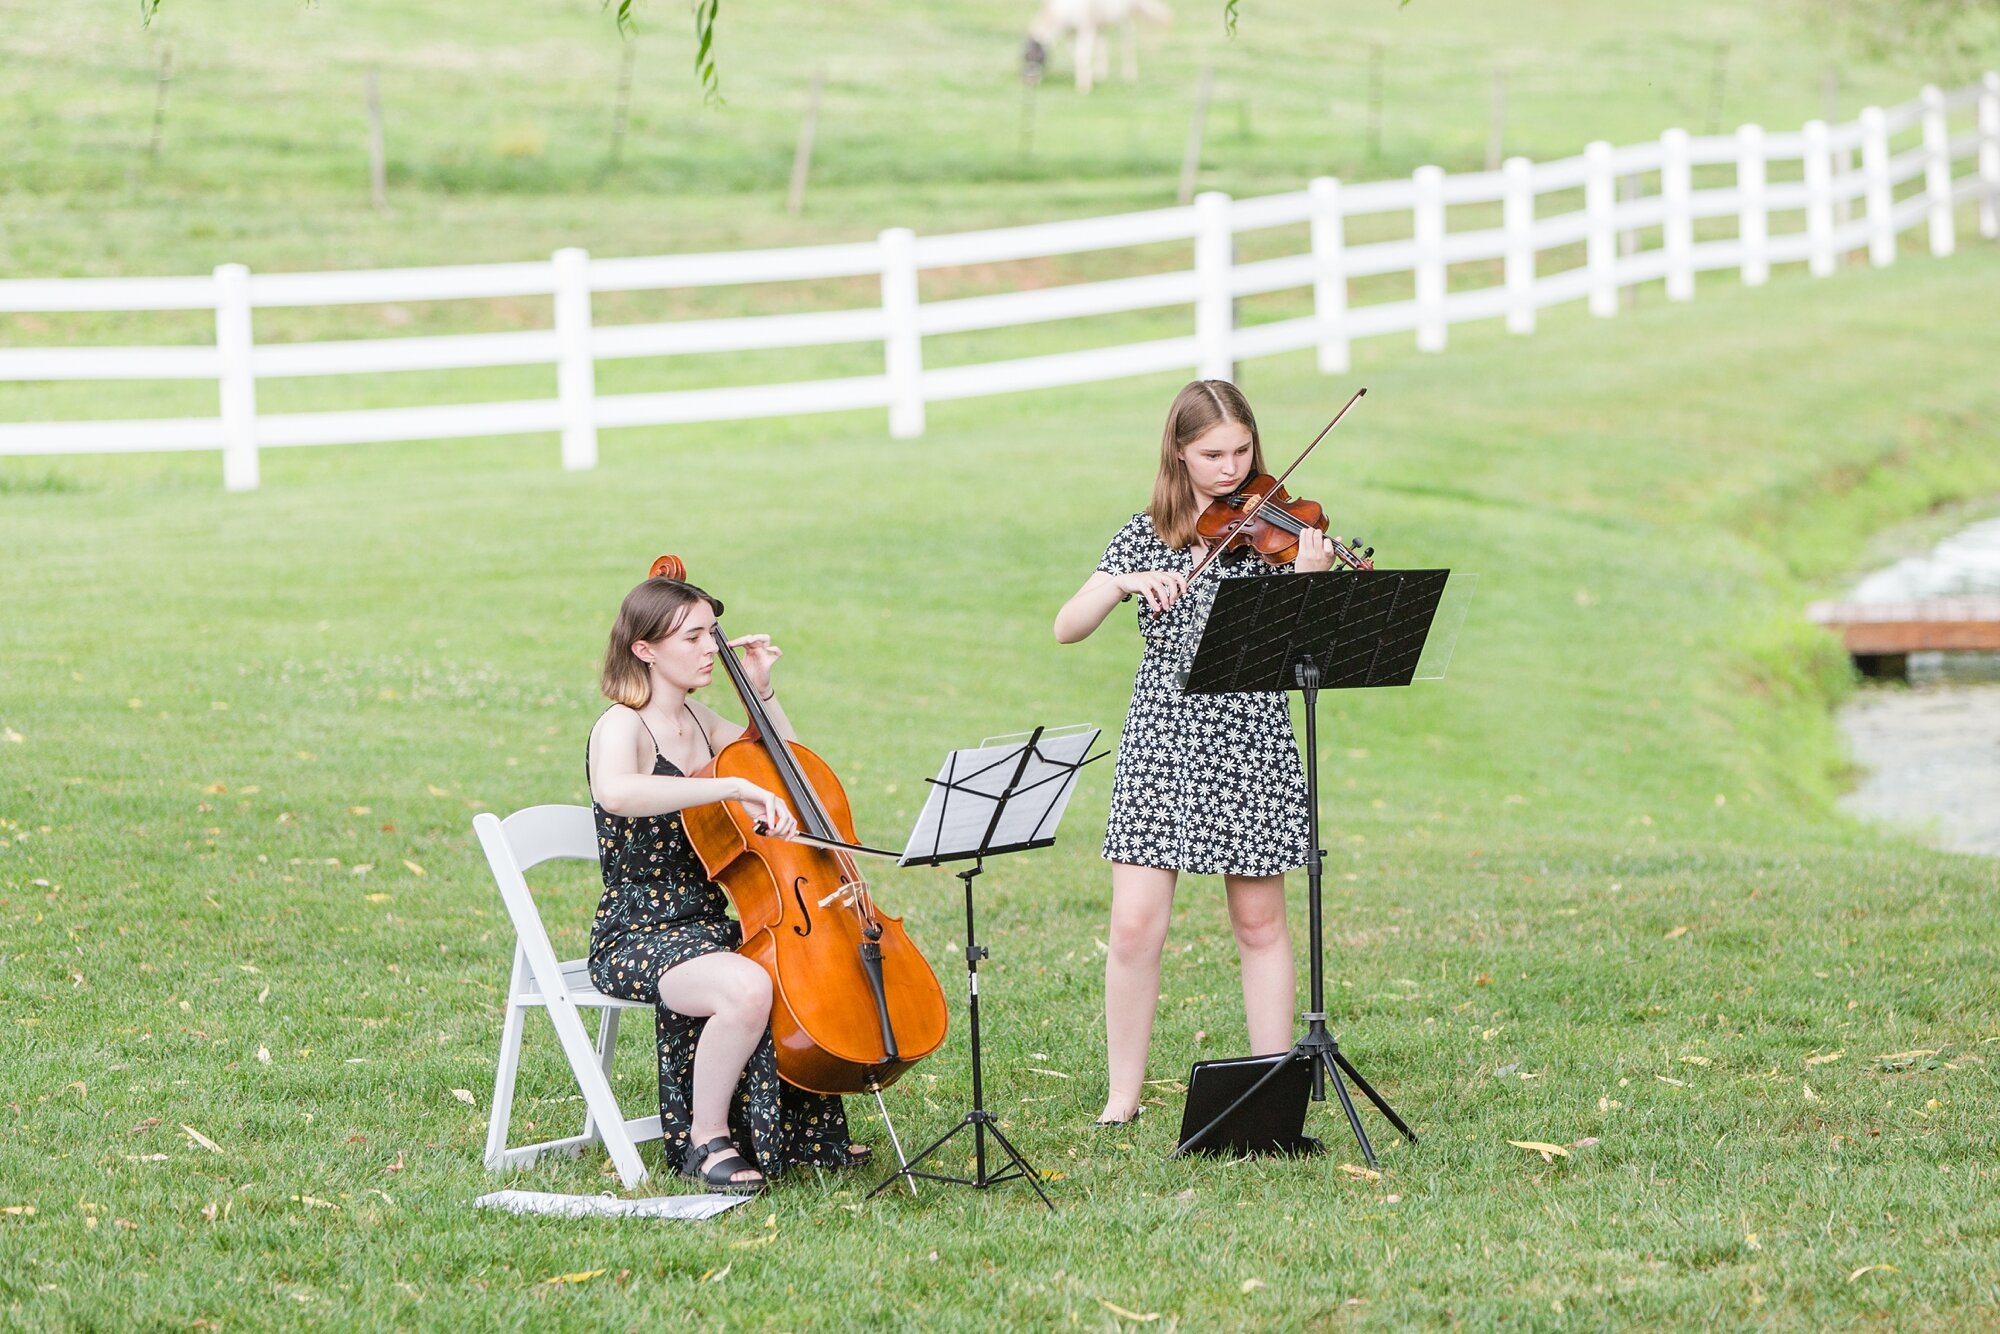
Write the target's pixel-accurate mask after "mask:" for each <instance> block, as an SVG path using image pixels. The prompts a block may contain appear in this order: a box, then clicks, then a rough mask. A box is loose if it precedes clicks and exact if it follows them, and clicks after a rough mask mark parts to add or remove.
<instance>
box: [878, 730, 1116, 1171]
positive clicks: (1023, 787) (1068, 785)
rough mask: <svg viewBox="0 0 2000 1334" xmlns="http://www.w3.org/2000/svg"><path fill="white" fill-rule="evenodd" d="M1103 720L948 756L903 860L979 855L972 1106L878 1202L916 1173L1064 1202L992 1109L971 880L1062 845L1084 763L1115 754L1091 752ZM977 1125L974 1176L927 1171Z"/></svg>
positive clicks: (968, 950)
mask: <svg viewBox="0 0 2000 1334" xmlns="http://www.w3.org/2000/svg"><path fill="white" fill-rule="evenodd" d="M1098 735H1099V732H1098V729H1097V728H1095V727H1077V728H1065V729H1060V730H1059V731H1055V732H1051V731H1049V729H1047V728H1042V727H1037V728H1036V729H1035V730H1034V731H1032V732H1029V733H1026V734H1025V739H1022V740H1018V741H1016V740H1015V739H1013V738H1007V739H1006V740H1005V741H1003V742H1001V743H994V742H988V743H987V744H986V745H984V746H980V747H974V748H972V749H968V750H955V751H953V752H952V753H951V754H950V755H948V756H946V757H945V762H944V767H943V768H941V769H940V770H939V771H938V776H937V777H936V778H931V779H926V780H925V781H926V782H928V783H930V784H931V792H930V797H929V799H928V800H927V801H926V802H925V804H924V809H923V813H922V814H921V815H919V816H918V817H917V827H916V828H915V829H914V830H913V831H912V832H911V834H910V842H909V845H908V847H907V848H905V850H904V852H903V855H902V858H901V859H900V862H899V864H900V865H903V866H942V865H943V864H944V863H946V862H950V861H964V860H966V859H967V858H970V859H972V865H971V866H970V867H968V868H967V869H966V870H963V871H958V872H956V873H955V874H956V875H957V876H958V878H959V880H960V881H961V882H962V883H963V884H964V885H965V985H966V1015H967V1019H968V1021H969V1024H970V1028H971V1033H972V1109H971V1110H970V1111H968V1112H967V1113H966V1114H965V1115H964V1116H962V1117H960V1118H959V1120H958V1124H957V1125H955V1126H953V1127H952V1128H951V1129H950V1130H947V1131H945V1132H944V1134H942V1135H940V1136H938V1137H937V1139H935V1140H933V1141H932V1142H931V1143H930V1145H929V1146H928V1147H926V1148H925V1149H924V1150H923V1151H922V1152H921V1153H919V1154H917V1156H916V1157H914V1158H912V1159H910V1160H909V1161H908V1162H906V1163H904V1164H903V1166H902V1167H901V1169H899V1170H898V1171H895V1172H892V1173H890V1174H889V1175H888V1176H887V1177H885V1178H884V1179H883V1180H882V1181H881V1182H880V1184H878V1185H877V1186H876V1187H875V1189H873V1190H871V1191H869V1192H868V1198H869V1199H871V1200H872V1199H874V1198H875V1197H876V1196H877V1195H880V1194H881V1193H882V1192H883V1191H885V1190H887V1189H888V1188H889V1187H890V1186H891V1185H893V1184H894V1183H895V1182H896V1181H897V1180H899V1179H900V1180H904V1181H908V1182H909V1183H910V1190H911V1193H913V1194H914V1193H915V1191H916V1178H918V1177H922V1178H924V1179H925V1180H926V1181H943V1182H947V1183H949V1184H952V1185H958V1186H971V1187H972V1188H973V1189H974V1190H985V1189H986V1188H987V1187H989V1186H997V1185H999V1184H1001V1183H1002V1182H1006V1181H1015V1180H1025V1181H1026V1182H1027V1183H1028V1184H1029V1185H1031V1186H1033V1187H1034V1188H1035V1194H1036V1195H1038V1196H1040V1197H1041V1200H1042V1203H1043V1204H1046V1205H1047V1206H1048V1207H1049V1208H1050V1209H1051V1210H1053V1209H1054V1208H1055V1207H1056V1206H1055V1201H1053V1200H1051V1199H1050V1198H1049V1193H1048V1192H1047V1191H1045V1190H1043V1189H1042V1182H1041V1176H1040V1174H1039V1173H1038V1172H1036V1171H1035V1167H1034V1164H1032V1163H1030V1162H1029V1161H1028V1160H1027V1158H1025V1157H1024V1156H1023V1155H1022V1153H1021V1151H1020V1150H1019V1149H1017V1148H1015V1147H1014V1145H1013V1142H1012V1141H1011V1140H1009V1139H1008V1138H1007V1136H1006V1135H1005V1134H1003V1133H1001V1130H1000V1124H999V1120H998V1118H996V1117H995V1116H994V1115H993V1113H991V1112H989V1111H987V1110H986V1086H985V1081H984V1078H983V1075H982V1067H981V1063H980V1052H979V961H980V960H981V959H984V958H986V957H987V955H988V954H989V951H988V950H987V949H986V948H985V947H984V946H982V945H981V944H980V943H979V940H978V936H977V934H976V933H975V931H974V928H973V917H972V881H973V879H974V877H976V876H977V875H978V874H979V873H980V872H981V871H983V870H985V869H986V859H987V858H988V857H993V856H998V855H1000V854H1001V853H1006V852H1025V851H1027V850H1028V849H1030V848H1046V847H1049V846H1051V845H1052V844H1054V843H1055V841H1056V838H1055V833H1056V825H1057V824H1058V823H1059V822H1060V821H1061V820H1062V814H1063V808H1064V807H1065V806H1067V805H1068V804H1069V796H1070V793H1071V791H1073V790H1074V789H1075V787H1076V776H1077V772H1078V771H1079V770H1080V769H1082V768H1083V766H1084V765H1086V764H1090V763H1092V762H1093V761H1096V760H1101V759H1103V758H1104V757H1105V755H1106V754H1109V752H1108V751H1100V752H1099V753H1097V754H1096V755H1090V756H1089V758H1088V759H1086V758H1085V756H1086V755H1088V753H1089V751H1090V748H1091V746H1092V745H1094V744H1096V741H1097V738H1098ZM967 1127H971V1129H972V1142H973V1163H974V1171H973V1175H971V1176H969V1177H960V1176H951V1175H948V1174H945V1173H941V1172H920V1171H918V1170H917V1168H918V1166H919V1165H920V1164H922V1163H923V1161H924V1159H926V1158H928V1157H930V1156H931V1155H932V1154H934V1153H936V1152H938V1150H940V1149H942V1148H943V1147H944V1146H945V1145H946V1144H948V1143H949V1142H950V1141H951V1140H952V1138H953V1137H954V1136H956V1135H957V1134H958V1132H959V1131H961V1130H964V1129H966V1128H967ZM988 1135H991V1136H992V1137H993V1140H994V1142H995V1143H996V1144H998V1145H999V1146H1000V1148H1001V1149H1002V1150H1003V1151H1004V1152H1005V1153H1006V1155H1007V1160H1008V1163H1009V1166H1007V1167H1006V1168H1004V1169H1002V1170H1000V1171H998V1172H992V1173H989V1172H988V1171H987V1170H986V1137H987V1136H988Z"/></svg>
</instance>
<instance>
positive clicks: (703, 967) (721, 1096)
mask: <svg viewBox="0 0 2000 1334" xmlns="http://www.w3.org/2000/svg"><path fill="white" fill-rule="evenodd" d="M660 1004H662V1005H664V1006H666V1007H667V1008H668V1009H670V1010H673V1011H675V1012H676V1013H678V1014H684V1015H687V1016H688V1017H689V1018H691V1019H706V1020H707V1021H708V1022H707V1023H705V1024H703V1025H702V1027H701V1040H700V1041H699V1042H697V1043H696V1044H695V1049H694V1096H693V1098H692V1100H691V1102H692V1105H691V1106H690V1107H689V1109H688V1112H689V1118H688V1119H689V1121H690V1123H691V1125H690V1131H689V1136H688V1138H689V1142H690V1143H693V1144H706V1143H708V1142H709V1141H710V1140H712V1139H716V1138H718V1137H723V1138H726V1137H727V1136H728V1134H729V1100H730V1098H731V1096H732V1095H733V1094H734V1093H735V1092H736V1081H737V1080H738V1079H739V1078H740V1077H741V1076H742V1074H743V1067H744V1066H745V1065H747V1064H749V1061H750V1056H751V1054H752V1053H753V1052H755V1051H756V1050H757V1044H758V1043H760V1042H762V1041H763V1040H764V1030H765V1028H766V1027H768V1026H769V1024H770V1022H771V979H770V976H769V975H768V974H766V973H765V972H764V970H763V969H762V968H759V967H758V966H757V965H756V964H754V963H752V962H750V960H748V959H746V958H744V957H743V956H742V955H740V954H730V953H718V954H704V955H702V956H701V957H700V958H698V959H689V960H688V961H687V962H686V963H679V964H675V965H674V966H673V967H672V968H669V969H668V970H667V971H666V972H664V973H662V974H660ZM727 1152H728V1151H727V1150H724V1151H723V1152H722V1153H721V1154H710V1155H709V1157H708V1158H707V1159H705V1160H704V1161H703V1163H702V1166H703V1167H704V1168H706V1167H708V1166H709V1164H710V1163H711V1162H713V1161H714V1160H715V1159H716V1158H718V1157H726V1156H727ZM761 1178H762V1173H759V1172H756V1171H754V1170H745V1171H739V1172H734V1173H731V1174H730V1178H729V1179H730V1180H731V1181H757V1180H760V1179H761Z"/></svg>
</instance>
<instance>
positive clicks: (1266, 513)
mask: <svg viewBox="0 0 2000 1334" xmlns="http://www.w3.org/2000/svg"><path fill="white" fill-rule="evenodd" d="M1367 392H1368V391H1367V390H1366V389H1357V390H1355V391H1354V397H1352V398H1350V399H1348V400H1347V403H1346V405H1345V406H1344V407H1342V408H1341V410H1340V411H1339V412H1337V413H1335V414H1334V418H1333V420H1332V421H1330V422H1328V423H1327V424H1326V425H1325V426H1324V427H1322V428H1321V429H1320V433H1319V434H1318V435H1316V436H1314V437H1313V442H1312V444H1310V445H1307V446H1306V447H1305V449H1304V450H1302V451H1301V452H1300V454H1299V456H1298V457H1297V458H1295V459H1293V460H1292V463H1291V467H1288V468H1286V469H1285V471H1284V472H1283V473H1282V474H1281V475H1279V476H1277V477H1273V476H1271V475H1270V474H1269V473H1262V472H1260V473H1258V474H1256V475H1255V476H1253V477H1251V478H1249V479H1248V480H1247V481H1245V482H1244V483H1243V485H1241V486H1239V487H1237V488H1236V489H1235V490H1234V491H1232V492H1230V493H1229V494H1228V495H1226V496H1218V497H1216V498H1215V499H1214V500H1212V501H1210V502H1209V503H1208V508H1206V509H1204V510H1203V511H1202V512H1201V514H1200V516H1199V517H1198V518H1196V520H1195V533H1196V534H1197V535H1198V536H1199V537H1200V538H1201V539H1202V541H1203V543H1205V544H1206V545H1207V548H1208V550H1207V551H1206V552H1204V553H1203V555H1202V557H1201V559H1200V560H1198V561H1196V562H1195V566H1194V569H1192V570H1190V571H1189V572H1188V582H1189V583H1193V582H1194V577H1195V576H1196V575H1197V574H1200V573H1201V571H1202V568H1203V567H1204V566H1206V565H1207V564H1208V563H1209V561H1211V560H1213V559H1214V558H1215V557H1217V556H1219V555H1221V554H1222V553H1223V552H1225V551H1228V550H1231V549H1232V548H1241V549H1246V550H1249V551H1254V552H1256V553H1257V554H1258V555H1259V556H1261V557H1263V559H1264V561H1265V562H1266V563H1267V564H1271V565H1288V564H1290V563H1291V562H1292V561H1294V560H1297V559H1298V555H1299V536H1300V534H1302V533H1304V532H1305V530H1306V529H1308V528H1317V529H1319V531H1320V532H1322V533H1324V532H1326V530H1327V529H1328V528H1329V527H1330V526H1331V520H1329V519H1328V518H1327V515H1326V511H1325V510H1324V509H1322V508H1321V507H1320V504H1319V502H1318V501H1316V500H1306V499H1303V498H1300V497H1295V496H1293V495H1292V494H1291V493H1290V492H1288V491H1286V490H1285V479H1286V478H1287V477H1290V476H1291V475H1292V473H1293V471H1294V470H1296V469H1297V468H1298V466H1299V465H1300V464H1301V463H1304V462H1305V461H1306V455H1308V454H1310V453H1312V452H1313V450H1314V449H1316V448H1317V447H1318V446H1319V442H1320V441H1322V440H1324V439H1326V437H1327V432H1329V431H1331V430H1332V429H1333V428H1334V427H1336V426H1338V425H1340V419H1341V418H1342V417H1345V416H1346V415H1347V411H1348V409H1349V408H1352V407H1353V406H1354V405H1355V404H1356V403H1358V402H1360V401H1361V396H1362V395H1363V394H1366V393H1367ZM1328 541H1329V542H1331V543H1332V545H1333V557H1334V559H1335V560H1337V561H1339V562H1340V563H1341V564H1343V565H1345V566H1346V567H1347V568H1348V569H1350V570H1372V569H1374V568H1375V562H1374V561H1373V560H1372V559H1371V557H1373V556H1374V554H1375V548H1374V547H1368V548H1366V549H1364V550H1359V551H1357V550H1356V549H1355V547H1351V546H1349V545H1348V544H1347V543H1346V542H1343V541H1341V540H1340V539H1339V538H1329V539H1328ZM1355 545H1356V546H1359V545H1360V544H1359V543H1356V544H1355Z"/></svg>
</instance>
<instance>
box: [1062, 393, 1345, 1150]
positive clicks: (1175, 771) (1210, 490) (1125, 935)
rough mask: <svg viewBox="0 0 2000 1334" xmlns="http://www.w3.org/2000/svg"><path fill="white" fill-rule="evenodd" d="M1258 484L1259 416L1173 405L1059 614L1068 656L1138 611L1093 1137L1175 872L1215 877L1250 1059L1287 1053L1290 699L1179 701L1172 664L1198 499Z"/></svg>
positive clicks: (1237, 567) (1121, 1061)
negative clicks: (1120, 514) (1129, 501)
mask: <svg viewBox="0 0 2000 1334" xmlns="http://www.w3.org/2000/svg"><path fill="white" fill-rule="evenodd" d="M1263 471H1264V458H1263V448H1262V445H1261V443H1260V442H1259V440H1258V437H1257V419H1256V418H1255V417H1253V416H1252V415H1251V413H1250V405H1249V403H1247V402H1245V401H1244V398H1243V394H1242V392H1241V391H1240V390H1238V389H1237V388H1236V386H1235V385H1233V384H1230V383H1229V382H1228V381H1226V380H1196V381H1195V382H1194V383H1192V384H1190V385H1188V386H1187V387H1186V388H1184V389H1182V390H1181V391H1180V393H1179V394H1178V395H1176V396H1175V398H1174V402H1173V406H1172V407H1171V408H1169V409H1167V424H1166V430H1165V431H1164V432H1163V434H1162V435H1161V438H1160V466H1159V471H1158V473H1157V475H1156V476H1155V477H1154V480H1153V499H1152V503H1151V504H1150V505H1149V506H1147V507H1146V509H1145V510H1144V511H1142V512H1141V513H1139V514H1135V515H1133V516H1132V518H1131V520H1130V521H1129V522H1128V523H1126V525H1125V526H1124V527H1123V528H1120V529H1119V530H1118V532H1117V534H1116V535H1115V536H1113V537H1112V539H1111V544H1110V546H1109V547H1107V548H1106V549H1105V552H1104V559H1103V560H1101V561H1099V562H1098V564H1097V572H1096V573H1095V574H1092V575H1091V576H1090V578H1089V579H1088V580H1086V581H1085V582H1084V585H1083V587H1082V588H1081V589H1079V590H1077V593H1076V595H1075V596H1074V597H1072V598H1071V599H1070V600H1069V601H1068V602H1066V603H1064V604H1063V608H1062V610H1061V611H1060V612H1058V613H1056V624H1055V631H1056V639H1057V640H1058V641H1059V642H1061V643H1064V644H1073V643H1075V642H1077V641H1078V640H1080V639H1083V638H1085V637H1087V636H1088V635H1089V634H1090V633H1091V632H1092V631H1094V630H1096V629H1097V627H1098V626H1100V625H1102V624H1103V623H1104V618H1105V617H1107V616H1109V615H1110V614H1111V612H1112V610H1113V609H1114V608H1116V607H1117V606H1118V604H1119V603H1120V602H1123V601H1128V600H1130V599H1132V598H1134V597H1136V598H1138V599H1139V606H1138V614H1139V630H1140V633H1141V634H1142V635H1143V636H1144V638H1145V656H1144V657H1143V658H1142V659H1141V660H1140V663H1139V671H1138V676H1137V678H1136V679H1135V680H1134V682H1133V684H1132V707H1131V710H1130V711H1129V712H1128V713H1127V714H1126V716H1125V731H1124V734H1123V736H1122V737H1121V738H1120V740H1119V743H1118V761H1117V768H1116V771H1115V773H1114V775H1113V778H1112V783H1111V814H1110V819H1109V821H1108V822H1107V824H1106V827H1105V831H1104V856H1105V858H1106V859H1107V860H1109V861H1110V862H1111V930H1110V935H1111V952H1110V955H1109V957H1107V958H1106V960H1105V963H1104V1029H1105V1048H1106V1055H1107V1058H1108V1064H1109V1073H1110V1079H1109V1091H1108V1093H1107V1095H1106V1097H1105V1102H1104V1110H1103V1111H1102V1112H1101V1113H1100V1114H1099V1117H1098V1120H1099V1123H1100V1124H1117V1123H1119V1122H1123V1121H1129V1120H1132V1119H1133V1118H1134V1117H1136V1116H1137V1115H1138V1114H1139V1094H1140V1090H1141V1088H1142V1087H1143V1085H1144V1083H1145V1079H1146V1049H1147V1047H1148V1045H1149V1044H1150V1043H1151V1041H1152V1033H1153V1015H1154V1012H1155V1011H1156V1010H1157V1009H1158V1007H1159V1002H1160V955H1161V951H1162V950H1163V949H1164V948H1165V945H1166V939H1167V923H1168V920H1169V918H1170V916H1171V914H1172V909H1173V898H1174V885H1175V881H1176V878H1177V877H1178V875H1179V873H1180V872H1182V871H1188V872H1192V873H1195V874H1201V875H1221V876H1222V877H1223V882H1224V885H1225V886H1226V889H1227V893H1228V898H1229V921H1230V925H1231V926H1232V928H1234V930H1235V934H1236V949H1237V954H1238V957H1239V958H1240V960H1241V962H1242V969H1243V1012H1244V1017H1245V1019H1246V1020H1247V1022H1248V1025H1249V1030H1250V1048H1251V1051H1252V1052H1253V1053H1255V1054H1257V1055H1268V1054H1273V1053H1276V1052H1281V1051H1284V1050H1285V1049H1286V1048H1287V1047H1289V1046H1290V1045H1291V1040H1292V1008H1293V1004H1294V1000H1295V997H1296V993H1297V984H1296V979H1295V967H1294V964H1293V959H1292V938H1291V931H1290V928H1289V926H1288V925H1287V923H1286V920H1285V872H1286V871H1288V870H1290V869H1291V868H1293V867H1295V866H1303V865H1305V861H1306V858H1307V856H1308V855H1309V849H1308V843H1309V842H1310V836H1309V833H1308V822H1307V811H1306V785H1305V774H1304V771H1303V769H1302V768H1301V766H1300V763H1299V753H1298V745H1297V743H1296V741H1295V740H1294V739H1293V736H1292V719H1291V713H1290V710H1289V708H1288V707H1287V704H1286V699H1285V696H1284V695H1282V694H1279V693H1259V694H1236V695H1189V694H1184V693H1183V692H1182V690H1181V687H1180V684H1179V681H1178V680H1177V679H1176V669H1177V668H1179V667H1180V666H1182V665H1183V664H1184V663H1185V662H1186V661H1187V658H1188V655H1189V653H1190V652H1191V650H1192V648H1193V644H1194V641H1195V638H1196V637H1197V636H1198V635H1199V634H1200V631H1201V625H1200V618H1199V615H1198V609H1197V607H1196V605H1195V604H1196V602H1197V601H1198V599H1195V598H1184V597H1183V595H1184V594H1185V593H1186V592H1187V591H1188V581H1187V575H1188V572H1189V571H1190V570H1191V569H1193V568H1194V565H1195V562H1196V561H1197V560H1199V559H1200V558H1201V557H1202V556H1203V555H1205V554H1206V547H1205V545H1204V544H1203V543H1202V541H1201V539H1200V538H1199V537H1198V535H1197V534H1196V531H1195V522H1196V520H1197V519H1198V518H1199V517H1200V515H1201V512H1202V510H1203V509H1205V508H1206V507H1207V506H1208V504H1209V503H1210V502H1211V501H1213V500H1216V499H1219V498H1221V497H1223V496H1227V495H1229V494H1230V493H1232V492H1233V491H1235V490H1236V489H1237V488H1238V487H1240V486H1242V485H1243V484H1244V483H1245V482H1246V481H1248V480H1249V479H1250V478H1252V477H1254V476H1256V475H1257V474H1259V473H1261V472H1263ZM1333 559H1334V555H1333V547H1332V544H1331V543H1329V542H1328V540H1327V538H1326V535H1325V534H1324V533H1322V532H1320V531H1319V530H1318V529H1317V528H1314V527H1311V526H1307V527H1305V528H1304V530H1303V531H1302V532H1301V533H1300V534H1299V551H1298V557H1297V559H1296V560H1295V561H1294V562H1293V563H1292V564H1291V565H1289V566H1285V567H1273V566H1270V565H1267V564H1265V563H1264V562H1263V561H1262V560H1259V559H1258V558H1257V557H1256V556H1255V555H1254V554H1253V553H1250V552H1245V551H1230V552H1227V553H1225V554H1223V555H1221V556H1219V557H1217V558H1216V559H1215V560H1214V561H1213V562H1212V564H1213V567H1214V568H1211V569H1208V570H1204V571H1203V572H1202V573H1201V575H1200V579H1201V580H1203V581H1205V580H1209V579H1214V578H1217V577H1222V578H1232V577H1240V576H1249V575H1261V574H1277V573H1284V572H1288V571H1290V570H1292V569H1296V570H1298V571H1301V572H1307V571H1315V570H1325V569H1330V568H1331V567H1332V565H1333Z"/></svg>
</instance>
